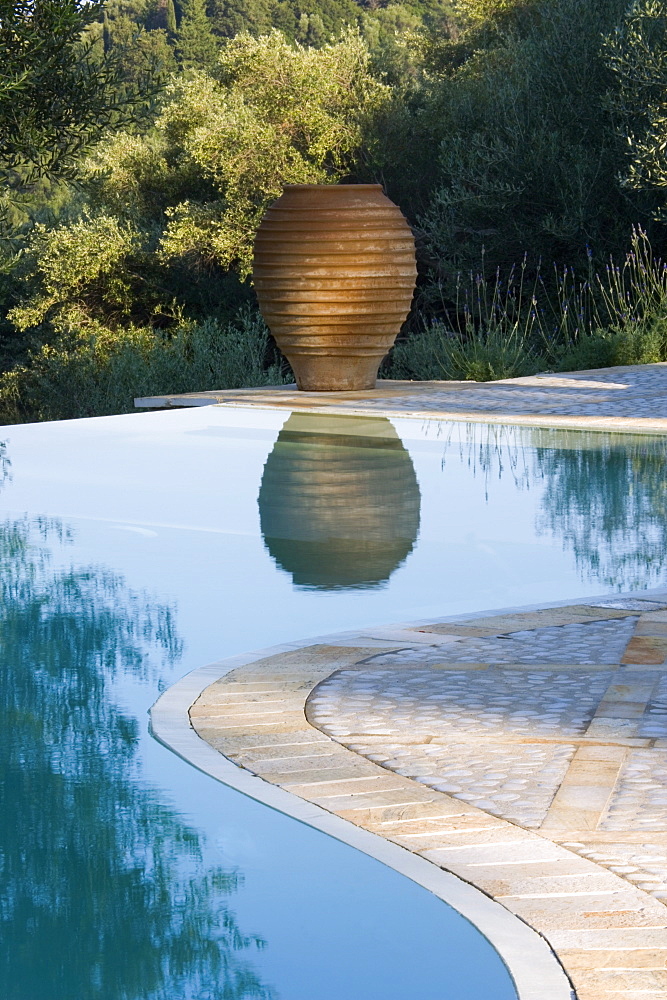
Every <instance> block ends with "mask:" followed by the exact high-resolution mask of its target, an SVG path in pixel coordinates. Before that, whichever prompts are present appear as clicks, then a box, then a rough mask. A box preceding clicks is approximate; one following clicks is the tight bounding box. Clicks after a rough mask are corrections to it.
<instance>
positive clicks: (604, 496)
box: [445, 424, 667, 590]
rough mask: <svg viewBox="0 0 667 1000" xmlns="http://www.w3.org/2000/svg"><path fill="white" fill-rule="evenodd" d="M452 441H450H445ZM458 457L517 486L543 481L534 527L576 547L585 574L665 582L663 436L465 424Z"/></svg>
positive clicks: (615, 580) (622, 581) (646, 583)
mask: <svg viewBox="0 0 667 1000" xmlns="http://www.w3.org/2000/svg"><path fill="white" fill-rule="evenodd" d="M445 443H446V444H447V445H448V447H451V445H450V443H449V442H445ZM459 450H460V457H461V458H462V459H463V460H467V462H468V464H469V465H470V466H471V468H473V470H474V472H475V473H477V472H481V473H482V474H483V475H484V477H485V483H486V487H487V494H488V488H489V483H490V481H491V479H492V478H493V477H498V478H500V477H501V476H502V475H503V474H504V473H506V472H509V473H510V474H511V475H512V476H513V478H514V481H515V483H516V485H517V488H519V489H528V488H529V487H530V484H531V482H535V481H536V480H542V481H543V483H544V492H543V497H542V502H541V511H540V514H539V516H538V519H537V523H536V529H537V531H538V533H539V534H545V533H547V532H549V533H552V534H553V535H554V536H556V537H557V538H560V539H561V540H562V543H563V546H564V548H566V549H569V550H571V551H572V552H573V554H574V557H575V562H576V565H577V567H578V568H579V569H580V570H581V571H582V572H583V573H584V574H585V575H586V577H587V578H588V579H590V580H596V581H598V582H599V583H600V584H602V585H604V586H606V587H610V588H613V589H617V590H630V589H639V588H646V587H650V586H655V585H657V584H659V583H661V582H664V578H665V572H664V570H665V563H666V562H667V470H666V464H665V459H666V457H667V454H666V449H665V444H664V442H663V441H662V439H660V438H653V437H648V436H646V437H640V436H635V435H630V434H606V433H594V432H585V431H568V430H562V431H558V430H548V429H542V428H526V427H511V426H500V427H499V426H493V425H485V424H467V425H466V437H465V441H464V442H462V443H461V444H460V445H459Z"/></svg>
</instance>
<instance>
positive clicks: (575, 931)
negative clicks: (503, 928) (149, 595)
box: [189, 592, 667, 1000]
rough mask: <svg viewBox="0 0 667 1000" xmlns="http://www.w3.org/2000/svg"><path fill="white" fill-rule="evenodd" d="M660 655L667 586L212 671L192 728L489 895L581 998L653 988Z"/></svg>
mask: <svg viewBox="0 0 667 1000" xmlns="http://www.w3.org/2000/svg"><path fill="white" fill-rule="evenodd" d="M666 658H667V592H665V593H661V594H656V593H654V592H652V593H651V594H650V595H649V597H648V598H647V596H646V595H644V596H642V597H641V598H639V599H637V598H632V599H625V600H623V599H620V600H619V599H614V598H609V599H608V600H605V599H604V598H602V599H599V600H596V601H591V600H590V599H589V600H588V601H587V602H576V603H575V602H573V603H572V604H569V605H562V606H557V605H550V606H548V607H542V608H533V609H530V610H520V609H513V610H509V611H507V610H505V611H501V612H499V613H490V614H489V613H484V614H477V615H467V616H459V617H456V618H447V619H444V618H443V619H438V620H436V621H429V622H416V623H415V622H413V623H402V624H400V625H396V626H393V627H391V628H369V629H363V630H359V631H358V632H355V633H346V634H344V635H338V636H329V637H324V638H322V639H320V640H316V641H314V640H308V641H306V642H304V643H302V644H301V643H296V644H294V645H293V646H292V647H291V648H289V649H284V648H283V649H281V650H280V651H276V652H272V651H270V650H269V651H264V652H263V653H261V654H258V655H256V656H255V657H254V658H250V662H245V663H243V664H242V665H240V666H234V664H233V662H232V661H230V663H229V664H227V665H226V664H224V663H222V664H219V665H217V666H218V668H219V673H220V674H221V675H222V676H220V677H219V679H217V680H214V681H213V683H210V684H208V685H207V686H206V687H205V689H204V690H202V691H201V693H200V694H199V696H198V697H197V698H196V700H194V703H193V704H192V705H191V707H190V713H189V714H190V722H191V725H192V727H193V728H194V730H195V731H196V733H197V734H198V735H199V737H200V738H201V739H202V740H204V741H205V742H206V743H207V744H209V746H210V747H211V748H213V749H214V750H215V751H217V752H218V753H219V754H222V755H224V757H225V758H226V760H227V761H229V762H232V763H233V764H235V765H237V767H238V768H240V769H243V770H244V771H245V772H249V773H250V774H251V775H255V776H257V777H258V778H260V779H261V780H262V782H263V783H266V784H269V785H272V786H275V787H277V788H279V789H281V790H282V791H283V792H287V793H289V795H290V796H295V797H298V798H299V799H300V800H303V801H304V802H305V803H307V804H310V805H311V806H315V807H319V808H320V809H322V810H324V811H325V812H327V813H329V814H333V815H334V816H336V817H339V818H340V819H342V820H344V821H346V822H347V823H348V824H353V825H354V826H355V827H357V828H361V830H364V831H367V832H369V833H372V834H376V835H379V836H380V837H382V838H385V839H386V840H388V841H390V842H391V843H393V844H395V845H398V846H399V847H401V848H403V849H404V850H407V851H409V852H411V853H412V854H414V855H416V856H417V857H419V858H422V859H426V860H427V861H429V862H430V863H431V864H432V865H434V866H437V867H439V868H441V869H442V870H444V871H445V872H448V873H452V874H454V875H455V876H457V877H458V878H459V879H462V880H463V881H464V882H465V883H467V884H469V885H472V886H474V887H476V888H477V889H479V890H481V892H482V893H484V894H485V895H486V896H487V897H491V899H493V900H495V901H496V902H497V903H500V904H501V905H502V907H504V908H505V909H506V910H507V911H509V912H510V913H511V914H515V915H516V916H517V917H518V918H519V919H520V920H521V921H523V922H525V923H526V924H528V925H529V926H530V927H531V928H533V929H534V930H535V931H537V933H538V934H539V935H540V936H541V937H542V938H543V939H544V940H546V941H547V942H548V944H549V945H550V947H551V948H552V949H553V952H554V953H555V954H556V955H557V956H558V959H559V960H560V963H561V964H562V967H563V969H564V970H565V972H566V974H567V976H568V977H569V980H570V982H571V983H572V985H573V986H574V988H575V990H576V996H577V997H578V998H579V1000H612V998H620V997H623V998H624V1000H640V998H641V1000H649V998H651V997H654V998H656V1000H657V998H658V997H661V998H664V997H665V995H666V994H667V910H666V909H665V902H666V901H667V663H666V662H665V660H666ZM230 668H231V669H230ZM214 673H215V671H214ZM259 797H261V796H259ZM455 905H456V904H455ZM457 908H458V907H457ZM471 919H473V920H474V922H475V923H478V925H479V921H478V920H477V919H476V918H475V914H474V913H473V914H472V915H471ZM501 954H502V952H501ZM506 960H507V959H506ZM508 965H509V967H510V970H511V971H513V973H514V971H515V970H513V969H512V961H511V960H508ZM565 995H566V994H563V993H560V992H558V991H557V990H556V988H555V987H554V989H553V991H552V992H549V991H547V990H546V986H545V982H544V981H542V982H541V983H540V985H539V986H538V988H537V991H536V992H531V990H530V989H525V990H523V991H519V996H520V997H521V998H522V1000H523V998H524V997H526V998H529V997H533V996H535V997H537V998H539V1000H547V997H548V1000H559V998H560V997H561V996H565Z"/></svg>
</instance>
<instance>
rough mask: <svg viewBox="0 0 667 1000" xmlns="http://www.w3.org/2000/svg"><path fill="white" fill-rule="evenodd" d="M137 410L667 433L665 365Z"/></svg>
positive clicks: (286, 393) (208, 399)
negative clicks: (215, 409) (240, 410)
mask: <svg viewBox="0 0 667 1000" xmlns="http://www.w3.org/2000/svg"><path fill="white" fill-rule="evenodd" d="M134 404H135V406H136V407H146V408H169V407H187V406H210V405H224V406H234V407H259V408H262V409H267V408H268V409H283V410H296V411H300V412H307V413H338V414H342V413H347V414H350V415H361V416H363V415H374V416H385V417H413V418H418V419H421V420H424V419H434V420H435V419H437V420H456V421H477V422H482V423H492V424H507V423H509V424H518V425H524V426H531V427H551V428H572V429H587V430H600V431H620V432H632V433H638V432H639V433H645V434H665V433H667V362H663V363H658V364H650V365H628V366H624V367H617V368H599V369H591V370H589V371H578V372H559V373H558V374H552V373H544V374H542V375H532V376H528V377H525V378H515V379H503V380H500V381H496V382H455V381H443V382H401V381H392V380H379V381H378V383H377V387H376V389H375V390H374V391H364V392H299V391H298V390H297V388H296V386H295V385H293V384H292V385H282V386H264V387H260V388H255V389H224V390H210V391H207V392H191V393H180V394H179V393H176V394H164V395H157V396H143V397H138V398H137V399H135V401H134Z"/></svg>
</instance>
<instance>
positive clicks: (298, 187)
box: [283, 184, 382, 191]
mask: <svg viewBox="0 0 667 1000" xmlns="http://www.w3.org/2000/svg"><path fill="white" fill-rule="evenodd" d="M283 188H284V190H285V191H382V185H381V184H283Z"/></svg>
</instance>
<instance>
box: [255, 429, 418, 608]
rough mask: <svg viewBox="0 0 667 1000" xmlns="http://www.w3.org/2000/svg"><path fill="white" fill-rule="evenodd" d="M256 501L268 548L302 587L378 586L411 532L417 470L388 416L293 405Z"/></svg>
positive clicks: (403, 553)
mask: <svg viewBox="0 0 667 1000" xmlns="http://www.w3.org/2000/svg"><path fill="white" fill-rule="evenodd" d="M258 504H259V516H260V523H261V528H262V535H263V537H264V542H265V544H266V547H267V548H268V550H269V552H270V553H271V555H272V556H273V558H274V559H275V561H276V563H277V564H278V566H280V567H281V568H282V569H284V570H286V571H287V572H288V573H290V574H291V575H292V580H293V582H294V584H295V586H297V587H304V588H308V589H315V590H342V589H348V588H359V589H368V588H374V587H379V586H382V584H383V583H384V582H385V580H388V579H389V577H390V576H391V574H392V573H393V572H394V570H395V569H396V568H397V567H398V566H400V565H401V563H402V562H403V561H404V559H406V557H407V556H408V555H409V553H410V552H411V551H412V548H413V546H414V543H415V539H416V537H417V532H418V531H419V507H420V495H419V486H418V484H417V477H416V476H415V470H414V467H413V465H412V460H411V458H410V455H409V453H408V452H407V451H406V449H405V447H404V446H403V442H402V441H401V439H400V438H399V436H398V434H397V433H396V431H395V430H394V428H393V426H392V425H391V423H390V422H389V421H388V420H387V419H386V417H351V416H320V415H315V414H311V413H293V414H292V415H291V416H290V417H289V419H288V420H287V422H286V423H285V425H284V427H283V429H282V430H281V432H280V434H279V435H278V440H277V441H276V443H275V445H274V448H273V451H272V452H271V454H270V455H269V457H268V459H267V461H266V465H265V466H264V473H263V475H262V485H261V487H260V491H259V497H258Z"/></svg>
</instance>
